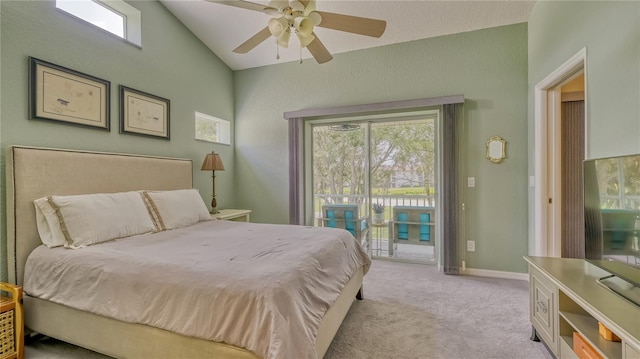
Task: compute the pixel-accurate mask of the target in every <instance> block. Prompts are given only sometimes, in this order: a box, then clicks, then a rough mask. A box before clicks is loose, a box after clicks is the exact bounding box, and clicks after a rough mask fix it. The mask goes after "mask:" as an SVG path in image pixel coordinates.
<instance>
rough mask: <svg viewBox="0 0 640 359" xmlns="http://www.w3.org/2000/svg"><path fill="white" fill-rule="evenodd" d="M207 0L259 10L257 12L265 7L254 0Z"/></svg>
mask: <svg viewBox="0 0 640 359" xmlns="http://www.w3.org/2000/svg"><path fill="white" fill-rule="evenodd" d="M207 1H209V2H214V3H218V4H222V5H229V6H233V7H239V8H241V9H247V10H253V11H259V12H263V10H264V8H266V6H264V5H262V4H256V3H254V2H250V1H244V0H207Z"/></svg>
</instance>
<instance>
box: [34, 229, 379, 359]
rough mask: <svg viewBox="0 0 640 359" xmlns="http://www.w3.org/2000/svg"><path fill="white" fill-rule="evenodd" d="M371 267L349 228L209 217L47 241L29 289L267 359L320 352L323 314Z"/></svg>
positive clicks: (36, 253)
mask: <svg viewBox="0 0 640 359" xmlns="http://www.w3.org/2000/svg"><path fill="white" fill-rule="evenodd" d="M370 263H371V262H370V260H369V258H368V257H367V255H366V254H365V252H364V251H363V250H362V249H361V248H360V246H359V245H358V243H357V241H356V240H355V238H353V237H352V236H351V234H349V233H348V232H347V231H344V230H341V229H333V228H318V227H303V226H289V225H270V224H255V223H239V222H231V221H206V222H201V223H198V224H195V225H192V226H189V227H184V228H180V229H176V230H172V231H165V232H160V233H156V234H148V235H141V236H136V237H130V238H125V239H121V240H116V241H111V242H105V243H101V244H98V245H94V246H90V247H87V248H82V249H80V250H70V249H66V248H60V247H59V248H47V247H46V246H44V245H43V246H40V247H38V248H36V249H35V250H34V251H33V252H32V253H31V255H30V256H29V258H28V260H27V265H26V269H25V281H24V290H25V292H26V293H27V294H29V295H30V296H33V297H38V298H42V299H46V300H50V301H53V302H56V303H60V304H64V305H67V306H69V307H72V308H76V309H80V310H85V311H89V312H93V313H96V314H100V315H104V316H107V317H111V318H115V319H118V320H122V321H125V322H131V323H142V324H146V325H151V326H155V327H159V328H163V329H166V330H170V331H173V332H177V333H181V334H184V335H187V336H194V337H199V338H204V339H209V340H213V341H217V342H226V343H229V344H232V345H235V346H239V347H243V348H246V349H248V350H250V351H252V352H254V353H256V354H257V355H259V356H261V357H264V358H270V359H271V358H296V359H304V358H315V356H316V352H315V338H316V334H317V331H318V327H319V325H320V322H321V321H322V318H323V316H324V313H325V312H326V311H327V310H328V308H329V307H330V306H331V305H332V304H333V302H334V301H335V300H336V298H337V297H338V295H339V294H340V292H341V290H342V288H343V287H344V285H345V284H346V283H347V281H348V280H349V279H350V278H351V276H352V275H353V274H354V273H355V271H356V269H357V268H359V267H361V266H364V272H365V273H366V272H367V270H368V268H369V265H370ZM62 330H64V329H62Z"/></svg>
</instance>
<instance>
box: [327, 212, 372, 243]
mask: <svg viewBox="0 0 640 359" xmlns="http://www.w3.org/2000/svg"><path fill="white" fill-rule="evenodd" d="M359 208H360V206H359V205H357V204H330V205H329V204H327V205H323V206H322V217H321V218H319V219H318V220H319V222H320V224H321V226H322V227H333V228H343V229H346V230H347V231H349V232H350V233H351V234H352V235H353V236H354V237H355V238H356V239H357V240H358V241H359V242H360V243H361V244H362V245H363V246H365V244H366V237H367V232H368V231H369V227H368V225H367V217H360V210H359Z"/></svg>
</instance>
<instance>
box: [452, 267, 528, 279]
mask: <svg viewBox="0 0 640 359" xmlns="http://www.w3.org/2000/svg"><path fill="white" fill-rule="evenodd" d="M460 274H462V275H468V276H474V277H489V278H500V279H516V280H526V281H528V280H529V273H518V272H503V271H497V270H490V269H476V268H466V269H465V270H464V271H461V272H460Z"/></svg>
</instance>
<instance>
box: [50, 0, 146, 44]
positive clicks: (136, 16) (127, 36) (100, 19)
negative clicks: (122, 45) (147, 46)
mask: <svg viewBox="0 0 640 359" xmlns="http://www.w3.org/2000/svg"><path fill="white" fill-rule="evenodd" d="M56 8H58V9H60V10H62V11H64V12H66V13H68V14H70V15H72V16H74V17H76V18H78V19H81V20H83V21H86V22H88V23H90V24H92V25H94V26H97V27H99V28H101V29H102V30H105V31H108V32H110V33H111V34H113V35H115V36H118V37H120V38H122V39H124V40H127V41H129V42H131V43H133V44H135V45H137V46H142V35H141V33H142V31H141V26H142V25H141V16H140V10H138V9H136V8H134V7H133V6H131V5H129V4H127V3H126V2H124V1H122V0H56Z"/></svg>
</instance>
